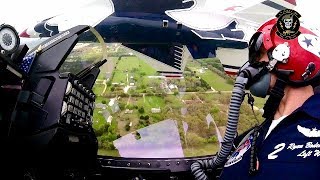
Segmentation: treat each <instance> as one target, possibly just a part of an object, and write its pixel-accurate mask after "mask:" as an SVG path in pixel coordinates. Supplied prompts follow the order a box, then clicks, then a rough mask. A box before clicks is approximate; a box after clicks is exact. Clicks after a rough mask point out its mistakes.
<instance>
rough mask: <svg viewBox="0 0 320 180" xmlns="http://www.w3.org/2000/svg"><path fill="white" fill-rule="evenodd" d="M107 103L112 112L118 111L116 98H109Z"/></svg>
mask: <svg viewBox="0 0 320 180" xmlns="http://www.w3.org/2000/svg"><path fill="white" fill-rule="evenodd" d="M108 105H109V106H110V107H111V110H112V112H113V113H115V112H118V111H120V107H119V104H118V101H117V98H111V99H110V102H109V104H108Z"/></svg>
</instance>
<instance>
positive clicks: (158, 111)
mask: <svg viewBox="0 0 320 180" xmlns="http://www.w3.org/2000/svg"><path fill="white" fill-rule="evenodd" d="M151 112H152V113H160V112H161V109H160V107H159V108H151Z"/></svg>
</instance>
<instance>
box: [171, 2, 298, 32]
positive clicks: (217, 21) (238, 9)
mask: <svg viewBox="0 0 320 180" xmlns="http://www.w3.org/2000/svg"><path fill="white" fill-rule="evenodd" d="M189 1H193V2H194V4H193V6H192V7H190V8H187V9H175V10H167V11H165V13H166V14H167V15H168V16H170V17H171V18H173V19H174V20H176V21H177V22H181V23H182V24H183V25H185V26H187V27H190V28H192V29H195V30H200V31H213V30H218V29H223V28H225V27H226V26H227V25H228V24H230V23H231V22H232V21H235V20H237V21H238V23H239V28H241V26H248V25H249V26H252V25H254V26H258V25H259V24H261V23H262V22H264V21H266V20H267V19H269V18H270V17H273V16H274V15H275V14H276V13H277V12H278V11H279V10H281V9H285V8H294V6H295V0H243V1H236V0H223V1H219V3H217V2H216V1H212V0H186V1H184V2H189Z"/></svg>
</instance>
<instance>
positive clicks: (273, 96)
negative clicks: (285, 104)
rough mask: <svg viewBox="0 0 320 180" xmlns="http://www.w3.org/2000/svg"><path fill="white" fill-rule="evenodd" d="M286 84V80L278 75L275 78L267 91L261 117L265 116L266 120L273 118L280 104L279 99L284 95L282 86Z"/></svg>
mask: <svg viewBox="0 0 320 180" xmlns="http://www.w3.org/2000/svg"><path fill="white" fill-rule="evenodd" d="M286 85H287V81H286V80H284V79H283V78H279V77H278V78H277V80H276V83H275V85H274V87H273V88H272V89H271V91H270V93H269V94H270V95H269V98H268V100H267V102H266V103H265V104H264V107H263V110H264V113H263V117H264V118H266V120H269V119H270V120H272V119H273V118H274V115H275V113H276V111H277V109H278V107H279V105H280V102H281V99H282V98H283V96H284V88H285V87H286Z"/></svg>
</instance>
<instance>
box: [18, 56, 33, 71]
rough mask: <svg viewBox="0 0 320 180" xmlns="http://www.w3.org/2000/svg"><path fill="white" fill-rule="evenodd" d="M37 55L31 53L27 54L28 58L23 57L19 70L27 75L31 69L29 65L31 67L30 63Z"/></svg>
mask: <svg viewBox="0 0 320 180" xmlns="http://www.w3.org/2000/svg"><path fill="white" fill-rule="evenodd" d="M36 55H37V53H36V52H33V53H31V54H29V55H28V56H26V57H24V58H23V60H22V62H21V64H20V66H19V68H20V69H21V70H22V71H24V72H25V73H28V72H29V70H30V68H31V65H32V62H33V60H34V59H35V57H36Z"/></svg>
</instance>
